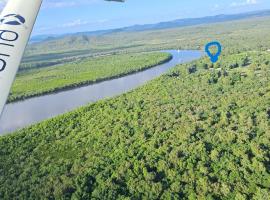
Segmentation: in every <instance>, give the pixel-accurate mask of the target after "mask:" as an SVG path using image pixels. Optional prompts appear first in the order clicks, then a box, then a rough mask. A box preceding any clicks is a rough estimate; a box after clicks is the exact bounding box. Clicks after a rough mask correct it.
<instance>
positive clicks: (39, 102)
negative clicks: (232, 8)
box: [0, 50, 203, 135]
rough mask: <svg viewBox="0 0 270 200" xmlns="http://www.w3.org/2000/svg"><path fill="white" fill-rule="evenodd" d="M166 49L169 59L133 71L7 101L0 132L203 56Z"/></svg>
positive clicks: (129, 87) (121, 90) (120, 90)
mask: <svg viewBox="0 0 270 200" xmlns="http://www.w3.org/2000/svg"><path fill="white" fill-rule="evenodd" d="M166 52H169V53H171V54H172V55H173V59H172V60H171V61H170V62H167V63H165V64H162V65H159V66H157V67H154V68H151V69H148V70H145V71H142V72H139V73H136V74H132V75H128V76H125V77H122V78H117V79H113V80H109V81H104V82H101V83H98V84H94V85H90V86H85V87H81V88H77V89H73V90H69V91H65V92H60V93H57V94H51V95H45V96H42V97H35V98H31V99H28V100H25V101H21V102H17V103H12V104H8V105H7V106H6V107H5V110H4V112H3V115H2V118H1V120H0V134H2V135H3V134H5V133H8V132H11V131H14V130H16V129H19V128H23V127H26V126H28V125H31V124H34V123H37V122H40V121H42V120H45V119H49V118H51V117H54V116H57V115H59V114H63V113H66V112H68V111H70V110H73V109H75V108H77V107H80V106H83V105H86V104H88V103H91V102H95V101H98V100H100V99H104V98H108V97H113V96H116V95H120V94H122V93H125V92H127V91H130V90H132V89H134V88H136V87H138V86H141V85H143V84H145V83H146V82H147V81H149V80H152V79H153V78H155V77H158V76H160V75H161V74H163V73H165V72H166V71H167V70H168V69H170V68H172V67H174V66H175V65H177V64H179V63H184V62H189V61H192V60H194V59H198V58H200V57H201V56H202V55H203V54H202V52H200V51H179V52H178V51H177V50H169V51H166Z"/></svg>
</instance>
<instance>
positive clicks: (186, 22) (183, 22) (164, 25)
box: [30, 10, 270, 42]
mask: <svg viewBox="0 0 270 200" xmlns="http://www.w3.org/2000/svg"><path fill="white" fill-rule="evenodd" d="M265 16H270V10H261V11H254V12H247V13H240V14H232V15H216V16H207V17H202V18H187V19H177V20H173V21H167V22H160V23H157V24H145V25H134V26H129V27H123V28H118V29H109V30H99V31H90V32H78V33H70V34H63V35H38V36H34V37H32V38H31V40H30V42H41V41H44V40H53V39H59V38H61V37H65V36H72V35H75V36H78V35H87V36H99V35H105V34H111V33H117V32H136V31H147V30H158V29H168V28H179V27H187V26H194V25H201V24H212V23H218V22H226V21H233V20H241V19H248V18H255V17H265Z"/></svg>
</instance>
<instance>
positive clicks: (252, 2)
mask: <svg viewBox="0 0 270 200" xmlns="http://www.w3.org/2000/svg"><path fill="white" fill-rule="evenodd" d="M258 3H259V2H258V0H245V1H241V2H232V3H231V5H230V6H231V7H239V6H249V5H256V4H258Z"/></svg>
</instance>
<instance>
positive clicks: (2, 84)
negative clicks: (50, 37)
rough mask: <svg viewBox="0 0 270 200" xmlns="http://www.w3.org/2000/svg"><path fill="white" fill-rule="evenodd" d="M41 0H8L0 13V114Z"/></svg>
mask: <svg viewBox="0 0 270 200" xmlns="http://www.w3.org/2000/svg"><path fill="white" fill-rule="evenodd" d="M41 3H42V0H9V2H8V3H7V5H6V7H5V8H4V10H3V11H2V13H1V15H0V116H1V113H2V112H3V108H4V105H5V103H6V100H7V98H8V95H9V91H10V88H11V86H12V83H13V80H14V78H15V76H16V73H17V70H18V68H19V65H20V62H21V59H22V56H23V54H24V50H25V47H26V45H27V42H28V40H29V37H30V34H31V32H32V29H33V26H34V23H35V20H36V17H37V14H38V12H39V9H40V6H41Z"/></svg>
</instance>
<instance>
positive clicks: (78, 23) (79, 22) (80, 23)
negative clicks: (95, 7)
mask: <svg viewBox="0 0 270 200" xmlns="http://www.w3.org/2000/svg"><path fill="white" fill-rule="evenodd" d="M87 24H89V22H88V21H84V20H81V19H77V20H74V21H72V22H69V23H66V24H63V25H61V27H62V28H70V27H76V26H83V25H87Z"/></svg>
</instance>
